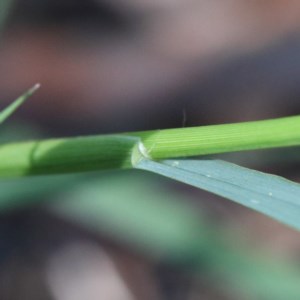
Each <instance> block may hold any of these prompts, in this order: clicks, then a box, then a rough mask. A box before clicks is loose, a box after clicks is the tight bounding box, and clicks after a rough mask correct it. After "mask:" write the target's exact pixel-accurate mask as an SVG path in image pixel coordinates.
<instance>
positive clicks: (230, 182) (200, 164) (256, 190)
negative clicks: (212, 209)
mask: <svg viewBox="0 0 300 300" xmlns="http://www.w3.org/2000/svg"><path fill="white" fill-rule="evenodd" d="M136 167H137V168H139V169H144V170H148V171H152V172H154V173H158V174H160V175H163V176H166V177H169V178H172V179H175V180H177V181H181V182H184V183H186V184H189V185H192V186H195V187H198V188H201V189H203V190H206V191H209V192H212V193H214V194H217V195H219V196H222V197H225V198H227V199H230V200H232V201H234V202H237V203H239V204H241V205H244V206H246V207H249V208H251V209H254V210H256V211H258V212H261V213H263V214H266V215H268V216H270V217H272V218H274V219H276V220H278V221H281V222H283V223H285V224H287V225H290V226H292V227H294V228H297V229H298V230H299V229H300V185H299V184H297V183H294V182H291V181H289V180H286V179H284V178H281V177H279V176H275V175H270V174H265V173H262V172H258V171H254V170H250V169H247V168H243V167H240V166H237V165H234V164H231V163H227V162H225V161H218V160H164V161H161V162H155V161H152V160H149V159H143V160H140V161H139V163H138V164H137V166H136Z"/></svg>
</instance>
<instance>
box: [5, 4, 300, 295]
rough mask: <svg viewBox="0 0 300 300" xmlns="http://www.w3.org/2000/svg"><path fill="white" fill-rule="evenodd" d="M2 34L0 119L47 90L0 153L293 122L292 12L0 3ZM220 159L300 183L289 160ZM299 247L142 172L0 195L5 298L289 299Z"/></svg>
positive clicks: (20, 117)
mask: <svg viewBox="0 0 300 300" xmlns="http://www.w3.org/2000/svg"><path fill="white" fill-rule="evenodd" d="M0 26H1V27H0V30H1V31H0V38H1V40H0V101H1V103H0V104H1V107H5V105H7V104H8V103H10V102H11V101H12V100H13V99H15V98H16V97H17V96H19V95H20V94H21V93H23V92H24V91H25V90H27V89H28V88H29V87H30V86H32V85H33V84H35V83H37V82H39V83H41V84H42V88H41V90H39V92H38V93H37V94H36V95H34V96H33V97H32V99H30V100H29V101H28V103H26V105H25V106H24V107H22V108H21V109H20V110H19V111H18V113H17V114H15V115H14V116H13V117H12V118H11V119H10V120H9V122H7V123H6V124H5V125H4V126H3V127H2V129H1V135H0V138H1V139H2V142H6V141H12V140H13V141H16V140H26V139H34V138H47V137H59V136H77V135H90V134H102V133H117V132H123V131H135V130H147V129H162V128H171V127H185V126H198V125H208V124H219V123H228V122H239V121H249V120H258V119H263V118H275V117H282V116H289V115H295V114H299V113H300V102H299V96H300V2H299V1H292V0H287V1H283V0H272V1H270V0H265V1H254V0H253V1H244V0H239V1H238V0H223V1H208V0H198V1H196V0H182V1H169V0H159V1H158V0H152V1H150V0H143V1H142V0H110V1H108V0H72V1H71V0H43V1H38V0H27V1H21V0H14V1H12V0H1V2H0ZM222 158H226V159H227V160H230V161H234V162H237V163H239V164H242V165H245V166H250V167H253V168H256V169H260V170H263V171H268V172H271V173H276V174H279V175H282V176H285V177H288V178H290V179H293V180H296V181H297V180H298V179H299V172H298V168H297V167H299V162H300V161H299V158H297V149H296V148H294V149H285V150H272V151H266V150H264V151H257V152H247V153H236V154H230V155H229V154H228V155H224V156H222ZM49 203H50V204H49ZM299 250H300V241H299V233H297V232H296V231H294V230H293V229H290V228H287V227H286V226H284V225H281V224H279V223H277V222H275V221H273V220H271V219H269V218H267V217H265V216H262V215H260V214H258V213H255V212H252V211H250V210H248V209H245V208H243V207H241V206H239V205H237V204H233V203H229V201H227V200H224V199H221V198H219V197H216V196H213V195H210V194H208V193H205V192H202V191H198V190H196V189H194V188H191V187H188V186H184V185H181V184H176V183H174V182H171V181H169V180H166V179H163V178H160V177H157V176H153V175H150V174H146V173H142V172H132V171H126V172H125V171H123V172H107V173H99V174H88V175H79V176H59V177H55V178H53V177H42V178H29V179H24V180H13V181H12V180H5V181H2V182H0V299H3V300H18V299H32V300H35V299H51V300H69V299H72V300H77V299H78V300H79V299H87V300H94V299H108V300H137V299H139V300H147V299H152V300H153V299H155V300H156V299H157V300H168V299H174V300H176V299H180V300H196V299H207V300H219V299H220V300H221V299H222V300H223V299H224V300H226V299H232V300H234V299H238V300H243V299H245V300H248V299H249V300H250V299H264V300H265V299H272V300H274V299H278V300H282V299H289V300H294V299H295V300H296V299H300V287H298V285H299V284H298V283H299V282H300V264H299V253H300V252H299ZM287 278H289V284H290V285H289V284H287V283H286V280H287Z"/></svg>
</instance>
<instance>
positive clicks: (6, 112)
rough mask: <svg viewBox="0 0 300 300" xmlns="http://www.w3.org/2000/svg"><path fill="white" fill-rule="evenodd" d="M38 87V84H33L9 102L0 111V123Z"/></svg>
mask: <svg viewBox="0 0 300 300" xmlns="http://www.w3.org/2000/svg"><path fill="white" fill-rule="evenodd" d="M39 88H40V84H39V83H37V84H35V85H34V86H33V87H32V88H30V89H29V90H28V91H27V92H25V93H24V94H23V95H22V96H20V97H19V98H18V99H16V100H15V101H14V102H13V103H11V104H10V105H9V106H8V107H6V108H5V109H4V110H2V111H1V112H0V124H2V123H3V122H4V121H6V120H7V119H8V118H9V117H10V116H11V115H12V114H13V113H14V112H15V111H16V110H17V109H18V108H19V107H20V106H21V105H22V104H23V103H24V102H25V101H26V100H27V99H28V98H29V97H30V96H32V95H33V94H34V93H35V92H36V91H37V90H38V89H39Z"/></svg>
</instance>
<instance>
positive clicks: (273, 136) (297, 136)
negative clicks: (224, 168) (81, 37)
mask: <svg viewBox="0 0 300 300" xmlns="http://www.w3.org/2000/svg"><path fill="white" fill-rule="evenodd" d="M139 140H140V141H142V143H143V145H142V144H140V145H142V146H144V150H145V151H146V152H147V153H148V155H149V156H150V157H151V158H153V159H155V160H159V159H165V158H175V157H190V156H197V155H204V154H215V153H223V152H231V151H241V150H255V149H262V148H274V147H287V146H296V145H300V116H295V117H286V118H280V119H272V120H263V121H254V122H244V123H235V124H223V125H210V126H200V127H192V128H179V129H165V130H154V131H144V132H133V133H127V134H122V135H98V136H97V135H95V136H88V137H77V138H61V139H49V140H40V141H31V142H20V143H12V144H3V145H2V146H0V158H1V159H0V176H1V177H12V176H24V175H38V174H56V173H74V172H85V171H96V170H102V169H123V168H130V167H132V164H131V160H132V153H133V152H134V151H133V149H136V146H137V144H138V142H139Z"/></svg>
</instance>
